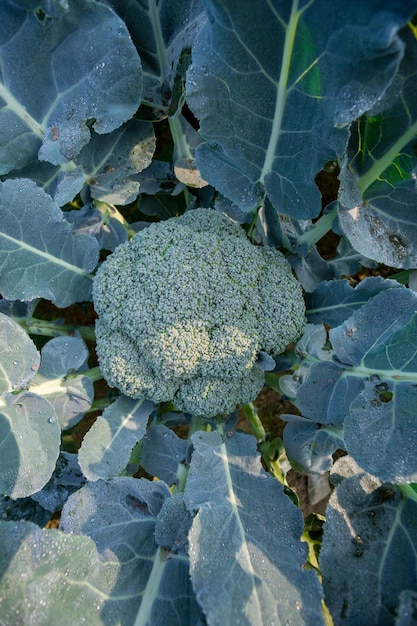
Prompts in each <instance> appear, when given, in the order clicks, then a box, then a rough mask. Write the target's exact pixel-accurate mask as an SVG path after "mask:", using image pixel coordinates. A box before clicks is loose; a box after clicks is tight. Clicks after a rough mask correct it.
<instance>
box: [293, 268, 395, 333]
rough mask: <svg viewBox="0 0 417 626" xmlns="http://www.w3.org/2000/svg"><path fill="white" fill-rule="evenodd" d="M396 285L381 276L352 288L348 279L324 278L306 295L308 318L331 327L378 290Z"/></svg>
mask: <svg viewBox="0 0 417 626" xmlns="http://www.w3.org/2000/svg"><path fill="white" fill-rule="evenodd" d="M396 287H401V285H400V284H399V283H397V282H396V281H395V280H390V279H384V278H382V277H381V276H375V277H368V278H365V279H364V280H362V281H361V282H360V283H359V284H358V285H357V286H356V287H355V288H353V287H352V286H351V285H350V284H349V282H348V281H347V280H339V281H325V282H323V283H320V284H319V285H318V286H317V288H316V289H315V290H314V291H313V292H311V293H307V294H306V296H305V301H306V307H307V311H306V315H307V319H308V321H309V322H311V323H313V324H319V323H325V324H328V325H329V326H331V327H332V328H334V327H335V326H339V324H341V323H342V322H344V321H345V319H347V318H348V317H350V316H351V315H352V313H353V312H354V311H356V309H358V308H359V307H361V306H362V305H363V304H365V303H366V302H368V300H369V299H370V298H372V297H373V296H375V295H376V294H377V293H379V292H380V291H383V290H385V289H393V288H396Z"/></svg>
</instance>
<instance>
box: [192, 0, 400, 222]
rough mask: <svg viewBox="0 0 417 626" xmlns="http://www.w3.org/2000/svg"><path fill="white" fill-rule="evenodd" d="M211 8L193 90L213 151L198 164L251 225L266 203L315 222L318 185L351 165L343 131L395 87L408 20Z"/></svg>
mask: <svg viewBox="0 0 417 626" xmlns="http://www.w3.org/2000/svg"><path fill="white" fill-rule="evenodd" d="M204 6H205V9H206V12H207V15H208V20H207V24H206V25H205V26H204V28H203V29H202V30H201V31H200V33H199V36H198V39H197V41H196V44H195V45H194V48H193V54H192V58H193V62H192V65H191V67H190V69H189V71H188V78H187V102H188V103H189V104H190V106H191V108H192V110H193V112H194V114H195V115H196V117H197V118H198V119H199V120H200V132H201V135H202V137H203V138H204V139H205V140H206V141H205V143H203V144H202V145H201V146H199V147H198V148H197V157H196V160H197V165H198V167H199V168H200V171H201V175H202V177H203V179H204V180H206V181H208V182H209V183H210V184H212V185H214V186H215V187H216V188H217V189H218V190H219V191H220V192H221V193H223V194H224V195H225V196H227V197H228V198H229V199H230V200H232V201H233V202H234V203H235V204H237V205H238V206H239V207H240V208H241V209H242V210H244V211H245V212H246V213H247V214H248V213H250V212H251V211H253V209H254V208H257V207H259V206H260V205H261V204H262V203H263V201H264V196H265V193H266V195H267V196H268V197H269V200H270V201H271V203H272V205H273V206H274V208H275V210H276V211H277V212H279V213H283V214H285V215H290V216H292V217H295V218H297V219H309V218H313V217H315V216H317V214H318V213H319V212H320V210H321V201H320V194H319V192H318V189H317V187H316V186H315V183H314V178H315V175H316V174H317V172H318V171H320V170H321V169H322V167H323V166H324V164H325V163H326V162H327V161H329V160H330V159H334V158H338V157H340V156H341V155H342V154H343V152H344V149H345V144H346V141H347V136H348V131H347V128H346V127H345V126H346V124H347V123H348V122H350V121H352V120H354V119H356V118H357V117H359V115H361V113H363V112H364V111H366V110H367V109H368V108H370V107H371V106H372V105H373V104H374V103H375V102H376V101H377V99H378V98H380V97H381V96H382V95H383V93H384V92H385V90H386V88H387V86H388V84H389V82H390V81H391V80H392V78H393V76H394V75H395V72H396V71H397V69H398V64H399V62H400V60H401V57H402V55H403V45H402V44H401V41H400V40H399V38H398V36H397V31H398V29H399V28H400V26H401V25H403V24H405V23H406V22H407V20H408V19H409V17H410V15H411V14H412V8H411V7H410V6H409V5H408V3H398V2H394V1H392V2H388V3H387V2H385V3H383V5H382V6H381V3H380V2H378V1H377V0H372V1H368V2H366V3H364V2H362V1H361V0H352V1H351V2H348V3H346V2H344V0H336V2H335V3H333V5H332V11H331V12H330V11H329V6H328V2H327V0H312V1H311V2H300V1H299V0H292V1H291V2H289V1H288V0H279V1H277V2H274V3H271V2H269V1H268V0H259V1H257V3H256V11H254V10H253V5H252V2H251V0H242V1H241V2H239V3H230V2H227V0H204ZM324 16H325V18H324ZM335 123H336V124H337V125H338V126H339V127H338V128H336V127H335Z"/></svg>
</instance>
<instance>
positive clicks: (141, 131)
mask: <svg viewBox="0 0 417 626" xmlns="http://www.w3.org/2000/svg"><path fill="white" fill-rule="evenodd" d="M154 151H155V136H154V132H153V127H152V124H150V123H149V122H140V121H139V120H135V119H133V120H130V121H129V122H127V124H124V125H123V126H122V127H121V128H119V129H117V130H116V131H113V132H112V133H110V134H108V135H106V136H105V137H102V136H100V135H97V134H94V135H92V139H91V141H90V143H89V144H88V145H87V146H86V147H85V148H84V149H83V151H82V152H81V154H80V156H79V158H78V159H77V163H80V164H81V165H82V167H83V171H84V176H85V179H86V180H87V181H88V183H89V185H90V193H91V197H92V198H94V199H95V200H100V201H101V202H106V203H107V204H118V205H124V204H128V203H129V202H133V201H134V200H136V198H137V196H138V194H139V183H138V182H137V181H136V180H134V179H133V177H134V176H135V175H136V174H137V173H138V172H141V171H142V170H144V169H145V168H147V167H148V165H149V164H150V163H151V161H152V156H153V153H154Z"/></svg>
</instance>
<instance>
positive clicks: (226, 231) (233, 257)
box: [93, 208, 305, 417]
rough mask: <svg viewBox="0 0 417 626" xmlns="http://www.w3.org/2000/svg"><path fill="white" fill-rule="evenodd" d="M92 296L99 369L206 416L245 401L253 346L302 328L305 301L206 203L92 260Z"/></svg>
mask: <svg viewBox="0 0 417 626" xmlns="http://www.w3.org/2000/svg"><path fill="white" fill-rule="evenodd" d="M93 298H94V303H95V309H96V312H97V314H98V320H97V321H96V336H97V354H98V358H99V362H100V366H101V369H102V372H103V375H104V377H105V378H106V380H107V381H108V383H109V384H110V385H111V386H114V387H118V388H119V389H120V390H121V391H122V392H123V393H124V394H126V395H127V396H130V397H132V398H140V397H144V398H147V399H149V400H153V401H154V402H163V401H173V402H174V404H175V405H176V406H177V408H178V409H180V410H183V411H185V412H187V413H190V414H192V415H201V416H203V417H214V416H215V415H217V414H219V413H230V412H231V411H232V410H233V409H234V408H235V407H236V405H237V404H246V403H248V402H251V401H253V400H254V399H255V398H256V396H257V395H258V393H259V392H260V390H261V389H262V387H263V384H264V377H265V374H264V372H263V371H262V370H261V369H260V368H259V367H258V366H257V362H258V357H259V354H260V353H261V352H266V353H268V354H270V355H271V356H274V355H277V354H280V353H281V352H283V351H284V349H285V347H286V346H287V344H288V343H290V342H291V341H294V340H295V339H297V337H299V335H300V334H301V333H302V330H303V327H304V315H305V306H304V299H303V295H302V290H301V287H300V285H299V283H298V282H297V280H296V279H295V278H294V276H293V274H292V272H291V268H290V265H289V264H288V262H287V261H286V259H285V258H284V256H283V255H282V254H281V253H280V252H278V251H277V250H275V249H273V248H269V247H261V246H255V245H253V244H252V243H251V242H250V241H249V239H248V238H247V236H246V233H245V232H244V231H243V229H242V228H241V227H240V226H239V225H238V224H236V223H235V222H233V221H232V220H231V219H230V218H228V217H227V216H226V215H224V214H222V213H220V212H218V211H216V210H214V209H203V208H201V209H195V210H192V211H189V212H186V213H185V214H184V215H182V216H181V217H179V218H172V219H168V220H166V221H163V222H159V223H155V224H152V225H150V226H149V227H147V228H146V229H144V230H142V231H140V232H139V233H137V234H136V235H135V236H134V237H133V239H132V240H131V241H130V242H128V243H124V244H122V245H120V246H119V247H118V248H117V249H116V250H115V251H114V253H113V254H111V255H110V256H109V257H108V258H107V259H106V260H105V261H104V262H103V263H102V265H101V267H100V268H99V270H98V272H97V275H96V277H95V279H94V287H93Z"/></svg>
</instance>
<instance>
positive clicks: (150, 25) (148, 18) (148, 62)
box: [109, 0, 203, 117]
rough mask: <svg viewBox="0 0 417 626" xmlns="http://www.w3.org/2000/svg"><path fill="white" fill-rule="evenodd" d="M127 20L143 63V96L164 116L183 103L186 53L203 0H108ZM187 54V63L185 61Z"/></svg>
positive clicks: (200, 12) (199, 18)
mask: <svg viewBox="0 0 417 626" xmlns="http://www.w3.org/2000/svg"><path fill="white" fill-rule="evenodd" d="M109 4H111V6H112V7H113V8H114V9H115V11H116V12H117V13H118V15H120V17H121V18H122V19H123V20H124V21H125V22H126V24H127V27H128V28H129V31H130V34H131V36H132V39H133V42H134V44H135V45H136V47H137V50H138V53H139V56H140V58H141V60H142V66H143V100H144V102H146V104H147V105H148V106H150V107H152V108H153V109H156V110H157V111H159V112H160V113H159V114H160V115H161V116H163V117H165V116H166V115H167V113H168V112H169V113H170V114H171V115H173V114H175V113H176V112H177V111H178V110H180V109H181V106H182V103H183V99H184V96H183V91H184V85H183V83H184V74H185V70H186V69H187V55H186V54H184V55H183V52H187V51H188V53H189V50H190V48H191V46H192V43H193V41H194V37H195V35H196V32H197V29H198V26H199V23H200V22H201V19H202V15H203V14H202V6H201V2H200V0H169V2H166V1H164V0H146V1H144V0H133V1H132V0H109ZM184 56H185V63H184Z"/></svg>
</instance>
